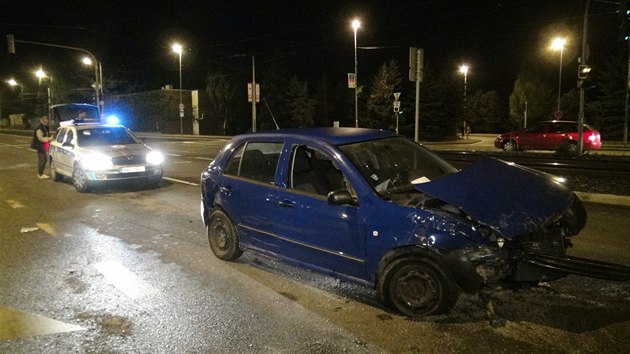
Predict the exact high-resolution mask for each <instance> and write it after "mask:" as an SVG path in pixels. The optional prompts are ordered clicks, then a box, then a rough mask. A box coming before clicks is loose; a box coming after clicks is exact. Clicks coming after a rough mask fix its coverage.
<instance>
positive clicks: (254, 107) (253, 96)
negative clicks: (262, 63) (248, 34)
mask: <svg viewBox="0 0 630 354" xmlns="http://www.w3.org/2000/svg"><path fill="white" fill-rule="evenodd" d="M252 132H253V133H255V132H256V59H255V57H254V56H253V55H252Z"/></svg>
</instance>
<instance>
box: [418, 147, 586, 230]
mask: <svg viewBox="0 0 630 354" xmlns="http://www.w3.org/2000/svg"><path fill="white" fill-rule="evenodd" d="M414 186H415V188H416V189H417V190H419V191H420V192H422V193H425V194H427V195H429V196H431V197H434V198H437V199H440V200H442V201H444V202H446V203H449V204H451V205H454V206H456V207H458V208H459V209H461V210H462V211H464V212H465V213H466V214H468V215H469V216H470V217H472V218H474V219H476V220H477V221H479V222H481V223H483V224H486V225H488V226H490V227H492V228H493V229H495V230H497V231H498V232H499V233H500V234H501V235H502V236H504V237H506V238H508V239H511V238H513V237H515V236H518V235H522V234H528V233H531V232H535V231H537V230H540V229H542V228H544V227H545V226H547V225H548V224H549V223H550V222H553V221H556V220H557V219H558V218H559V217H561V216H563V215H565V214H567V213H572V207H573V206H574V203H575V201H574V200H575V199H577V196H575V194H574V193H573V192H572V191H571V190H569V189H568V188H567V187H565V186H564V185H562V184H561V183H560V182H558V181H557V180H555V179H554V178H553V176H551V175H549V174H546V173H543V172H539V171H535V170H531V169H528V168H525V167H522V166H519V165H514V164H509V163H506V162H503V161H500V160H497V159H494V158H489V157H485V158H483V159H482V160H479V161H477V162H476V163H474V164H472V165H470V166H469V167H468V168H466V169H464V170H462V171H460V172H457V173H454V174H450V175H447V176H444V177H442V178H439V179H437V180H435V181H432V182H427V183H422V184H416V185H414ZM580 205H581V204H580ZM584 222H585V214H584V220H580V221H579V222H578V225H580V226H579V227H578V230H576V231H575V232H576V233H577V231H579V229H580V228H582V227H583V226H584Z"/></svg>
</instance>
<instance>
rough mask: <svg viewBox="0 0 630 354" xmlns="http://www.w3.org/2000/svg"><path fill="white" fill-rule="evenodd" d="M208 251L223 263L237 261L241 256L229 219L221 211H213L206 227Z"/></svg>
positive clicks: (236, 236)
mask: <svg viewBox="0 0 630 354" xmlns="http://www.w3.org/2000/svg"><path fill="white" fill-rule="evenodd" d="M206 233H207V234H208V241H209V242H210V249H212V253H214V255H215V256H217V258H219V259H222V260H224V261H231V260H234V259H237V258H238V257H240V256H241V255H242V254H243V251H242V250H241V248H240V245H239V238H238V234H237V232H236V229H235V228H234V224H232V221H230V218H228V216H227V215H226V214H225V213H224V212H223V211H221V210H215V211H214V212H212V214H211V215H210V219H209V221H208V226H206Z"/></svg>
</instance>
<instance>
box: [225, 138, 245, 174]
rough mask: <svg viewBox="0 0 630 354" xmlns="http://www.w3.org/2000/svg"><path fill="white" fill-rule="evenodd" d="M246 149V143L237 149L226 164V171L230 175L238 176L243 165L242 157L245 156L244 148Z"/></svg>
mask: <svg viewBox="0 0 630 354" xmlns="http://www.w3.org/2000/svg"><path fill="white" fill-rule="evenodd" d="M244 149H245V144H243V145H241V146H239V147H238V149H236V151H235V152H234V154H233V155H232V157H230V160H229V161H228V162H227V164H225V169H224V172H223V173H225V174H226V175H229V176H238V169H239V167H241V158H242V157H243V150H244Z"/></svg>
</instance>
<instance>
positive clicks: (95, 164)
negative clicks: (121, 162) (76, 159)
mask: <svg viewBox="0 0 630 354" xmlns="http://www.w3.org/2000/svg"><path fill="white" fill-rule="evenodd" d="M81 162H83V166H84V167H85V169H86V170H90V171H99V170H107V169H110V168H113V167H114V164H113V163H112V159H111V158H110V157H109V156H107V155H105V154H101V153H97V152H95V153H91V154H86V155H84V156H83V158H82V159H81Z"/></svg>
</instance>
